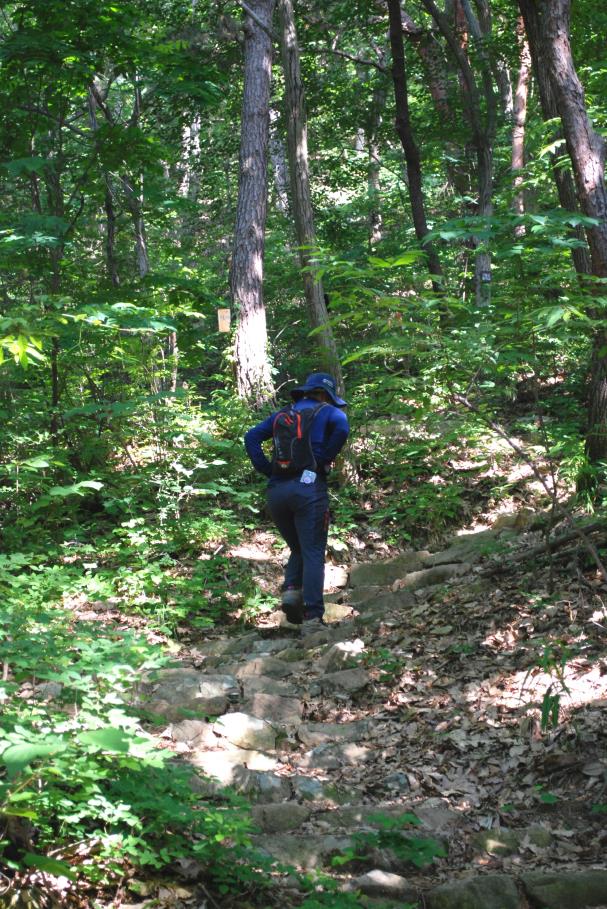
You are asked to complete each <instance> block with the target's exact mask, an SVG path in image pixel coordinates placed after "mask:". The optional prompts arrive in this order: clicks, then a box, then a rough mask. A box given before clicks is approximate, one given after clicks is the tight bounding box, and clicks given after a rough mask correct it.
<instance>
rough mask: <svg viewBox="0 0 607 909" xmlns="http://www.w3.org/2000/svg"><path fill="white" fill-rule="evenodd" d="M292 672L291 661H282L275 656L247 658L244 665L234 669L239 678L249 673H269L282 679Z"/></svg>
mask: <svg viewBox="0 0 607 909" xmlns="http://www.w3.org/2000/svg"><path fill="white" fill-rule="evenodd" d="M292 672H293V664H292V663H284V662H283V661H282V660H277V659H275V657H272V656H267V657H256V658H255V659H253V660H249V661H248V662H247V663H245V664H244V666H241V667H240V668H239V669H237V670H236V675H237V677H238V678H239V679H245V678H247V677H248V676H251V675H269V676H271V677H272V678H275V679H282V678H284V677H285V676H287V675H291V674H292Z"/></svg>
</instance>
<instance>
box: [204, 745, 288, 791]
mask: <svg viewBox="0 0 607 909" xmlns="http://www.w3.org/2000/svg"><path fill="white" fill-rule="evenodd" d="M190 761H191V763H192V764H193V765H194V766H195V767H198V768H199V769H200V770H202V771H203V773H206V774H207V776H211V777H213V778H214V779H216V780H219V782H220V783H223V785H224V786H232V785H236V786H238V784H239V782H240V781H242V780H243V778H244V777H245V776H246V773H247V770H276V768H277V767H278V761H277V760H276V758H273V757H271V756H270V755H268V754H261V753H260V752H258V751H252V750H245V749H241V748H237V749H235V750H234V751H201V752H198V753H196V754H194V756H193V757H192V758H190Z"/></svg>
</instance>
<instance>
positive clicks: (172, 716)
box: [142, 668, 240, 721]
mask: <svg viewBox="0 0 607 909" xmlns="http://www.w3.org/2000/svg"><path fill="white" fill-rule="evenodd" d="M142 690H143V693H144V700H143V704H144V706H145V707H146V708H147V709H148V710H150V711H151V712H152V713H158V714H159V715H161V716H164V717H165V718H166V719H169V720H174V721H176V720H179V719H181V718H183V717H184V716H187V714H188V712H194V713H196V714H197V715H198V716H217V715H218V714H221V713H223V712H224V711H225V710H226V709H227V706H228V704H229V703H231V702H234V701H235V700H237V699H238V698H239V697H240V688H239V687H238V683H237V681H236V679H235V678H234V676H232V675H208V674H206V673H202V672H198V671H197V670H196V669H189V668H184V669H166V670H163V671H162V672H161V673H159V674H158V676H157V677H156V678H154V679H153V680H149V681H147V680H146V681H145V682H144V684H143V686H142Z"/></svg>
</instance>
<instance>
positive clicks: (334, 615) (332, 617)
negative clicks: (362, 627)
mask: <svg viewBox="0 0 607 909" xmlns="http://www.w3.org/2000/svg"><path fill="white" fill-rule="evenodd" d="M349 615H352V607H351V606H349V605H348V604H347V603H325V614H324V620H325V622H329V623H331V622H341V621H342V619H345V618H347V617H348V616H349Z"/></svg>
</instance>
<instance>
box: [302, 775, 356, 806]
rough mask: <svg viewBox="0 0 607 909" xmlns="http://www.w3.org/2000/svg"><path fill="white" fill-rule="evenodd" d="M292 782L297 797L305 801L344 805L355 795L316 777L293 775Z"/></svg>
mask: <svg viewBox="0 0 607 909" xmlns="http://www.w3.org/2000/svg"><path fill="white" fill-rule="evenodd" d="M291 784H292V786H293V792H294V794H295V798H297V799H300V800H301V801H303V802H313V803H315V804H323V805H343V804H345V803H347V802H349V801H352V799H353V798H354V797H355V796H354V793H351V792H349V791H348V790H347V789H342V788H340V787H339V786H335V785H334V784H333V783H326V782H322V781H321V780H317V779H315V778H314V777H310V776H302V775H300V774H296V775H295V776H292V777H291Z"/></svg>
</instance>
